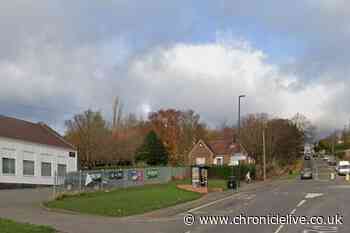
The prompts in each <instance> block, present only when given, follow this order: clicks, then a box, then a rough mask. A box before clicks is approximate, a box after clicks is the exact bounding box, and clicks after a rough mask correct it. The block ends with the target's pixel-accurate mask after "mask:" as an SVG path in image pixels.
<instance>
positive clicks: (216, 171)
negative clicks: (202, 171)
mask: <svg viewBox="0 0 350 233" xmlns="http://www.w3.org/2000/svg"><path fill="white" fill-rule="evenodd" d="M232 170H233V171H232ZM239 171H240V173H238V172H239ZM248 171H250V177H251V178H252V179H255V177H256V168H255V165H254V164H241V165H239V166H234V167H233V169H232V166H212V167H209V169H208V177H209V179H211V178H212V179H225V180H226V179H228V177H229V176H232V174H233V175H234V176H236V177H237V176H238V174H240V179H241V180H244V179H245V176H246V174H247V172H248Z"/></svg>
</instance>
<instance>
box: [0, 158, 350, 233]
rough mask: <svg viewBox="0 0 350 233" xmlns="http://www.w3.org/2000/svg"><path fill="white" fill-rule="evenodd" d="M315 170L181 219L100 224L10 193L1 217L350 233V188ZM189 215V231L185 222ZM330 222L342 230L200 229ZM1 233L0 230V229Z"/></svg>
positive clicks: (193, 229) (79, 224)
mask: <svg viewBox="0 0 350 233" xmlns="http://www.w3.org/2000/svg"><path fill="white" fill-rule="evenodd" d="M305 166H311V167H312V168H313V170H314V173H317V174H315V179H313V180H300V179H299V178H297V179H294V180H285V181H282V180H279V181H274V182H271V183H269V184H267V185H266V186H265V185H260V186H257V188H254V189H250V191H245V192H244V191H243V192H239V193H236V194H234V195H229V196H227V197H225V198H223V199H218V200H215V201H214V202H212V203H208V204H206V205H203V206H199V207H196V208H195V209H192V210H190V211H189V212H185V213H178V214H175V215H171V216H165V215H164V216H161V217H156V218H155V217H143V216H137V217H129V218H122V219H117V218H104V217H97V216H87V215H74V214H67V213H56V212H47V211H45V210H43V209H42V208H40V207H39V203H40V201H42V200H43V199H45V195H46V196H47V195H49V192H48V190H46V191H47V193H46V194H45V192H43V191H38V190H35V191H30V190H17V191H16V190H9V191H1V192H0V216H1V217H7V218H11V219H15V220H17V221H24V222H31V223H35V224H47V225H52V226H54V227H55V228H56V229H58V230H59V231H61V232H65V233H119V232H121V233H138V232H140V233H141V232H151V233H168V232H169V233H200V232H202V233H209V232H210V233H212V232H224V233H225V232H227V233H228V232H230V233H232V232H237V233H287V232H288V233H294V232H301V233H336V232H344V233H348V232H350V204H349V203H350V183H348V182H346V181H345V179H344V177H337V179H336V180H332V181H330V180H329V174H330V172H333V171H334V169H333V168H331V167H329V166H327V164H326V163H325V162H323V161H321V160H311V161H307V162H306V163H305ZM189 213H191V214H192V215H193V217H194V218H195V222H194V224H193V225H190V226H188V225H186V224H185V223H184V217H185V216H187V214H189ZM241 213H244V215H246V216H266V215H269V214H270V215H271V214H279V215H287V214H294V215H295V216H306V217H311V216H334V215H336V214H340V215H342V217H343V222H344V224H342V225H335V224H327V225H323V224H300V223H298V224H293V225H292V224H290V225H289V224H262V225H261V224H260V225H254V224H246V225H243V224H241V225H238V224H226V225H225V224H211V225H210V224H200V221H199V218H200V217H201V216H231V217H233V216H238V215H240V214H241ZM0 232H1V229H0Z"/></svg>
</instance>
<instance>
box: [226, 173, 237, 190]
mask: <svg viewBox="0 0 350 233" xmlns="http://www.w3.org/2000/svg"><path fill="white" fill-rule="evenodd" d="M227 188H228V189H237V180H236V177H235V176H230V177H229V178H228V181H227Z"/></svg>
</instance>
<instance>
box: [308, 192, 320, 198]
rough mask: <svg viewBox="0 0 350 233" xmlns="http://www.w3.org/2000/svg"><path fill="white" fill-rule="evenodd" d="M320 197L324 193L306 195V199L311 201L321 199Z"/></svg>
mask: <svg viewBox="0 0 350 233" xmlns="http://www.w3.org/2000/svg"><path fill="white" fill-rule="evenodd" d="M320 196H323V193H308V194H306V196H305V198H307V199H311V198H315V197H320Z"/></svg>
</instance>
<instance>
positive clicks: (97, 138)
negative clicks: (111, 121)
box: [65, 110, 110, 166]
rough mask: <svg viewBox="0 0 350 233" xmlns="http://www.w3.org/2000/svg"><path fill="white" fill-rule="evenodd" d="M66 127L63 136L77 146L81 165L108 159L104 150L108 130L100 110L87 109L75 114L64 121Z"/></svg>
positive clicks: (108, 135) (107, 138)
mask: <svg viewBox="0 0 350 233" xmlns="http://www.w3.org/2000/svg"><path fill="white" fill-rule="evenodd" d="M66 128H67V129H66V133H65V137H66V139H67V140H68V141H70V142H71V143H72V144H74V145H76V146H77V148H78V151H79V158H80V162H81V164H82V165H83V166H92V163H93V162H95V161H98V160H105V159H109V158H107V156H108V154H109V153H108V152H107V151H106V150H107V149H109V148H108V147H107V145H108V144H109V142H108V140H109V139H110V131H109V128H108V124H107V122H106V121H105V120H104V119H103V117H102V115H101V113H100V112H94V111H92V110H87V111H85V112H83V113H81V114H77V115H75V116H74V117H73V119H71V120H68V121H66Z"/></svg>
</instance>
